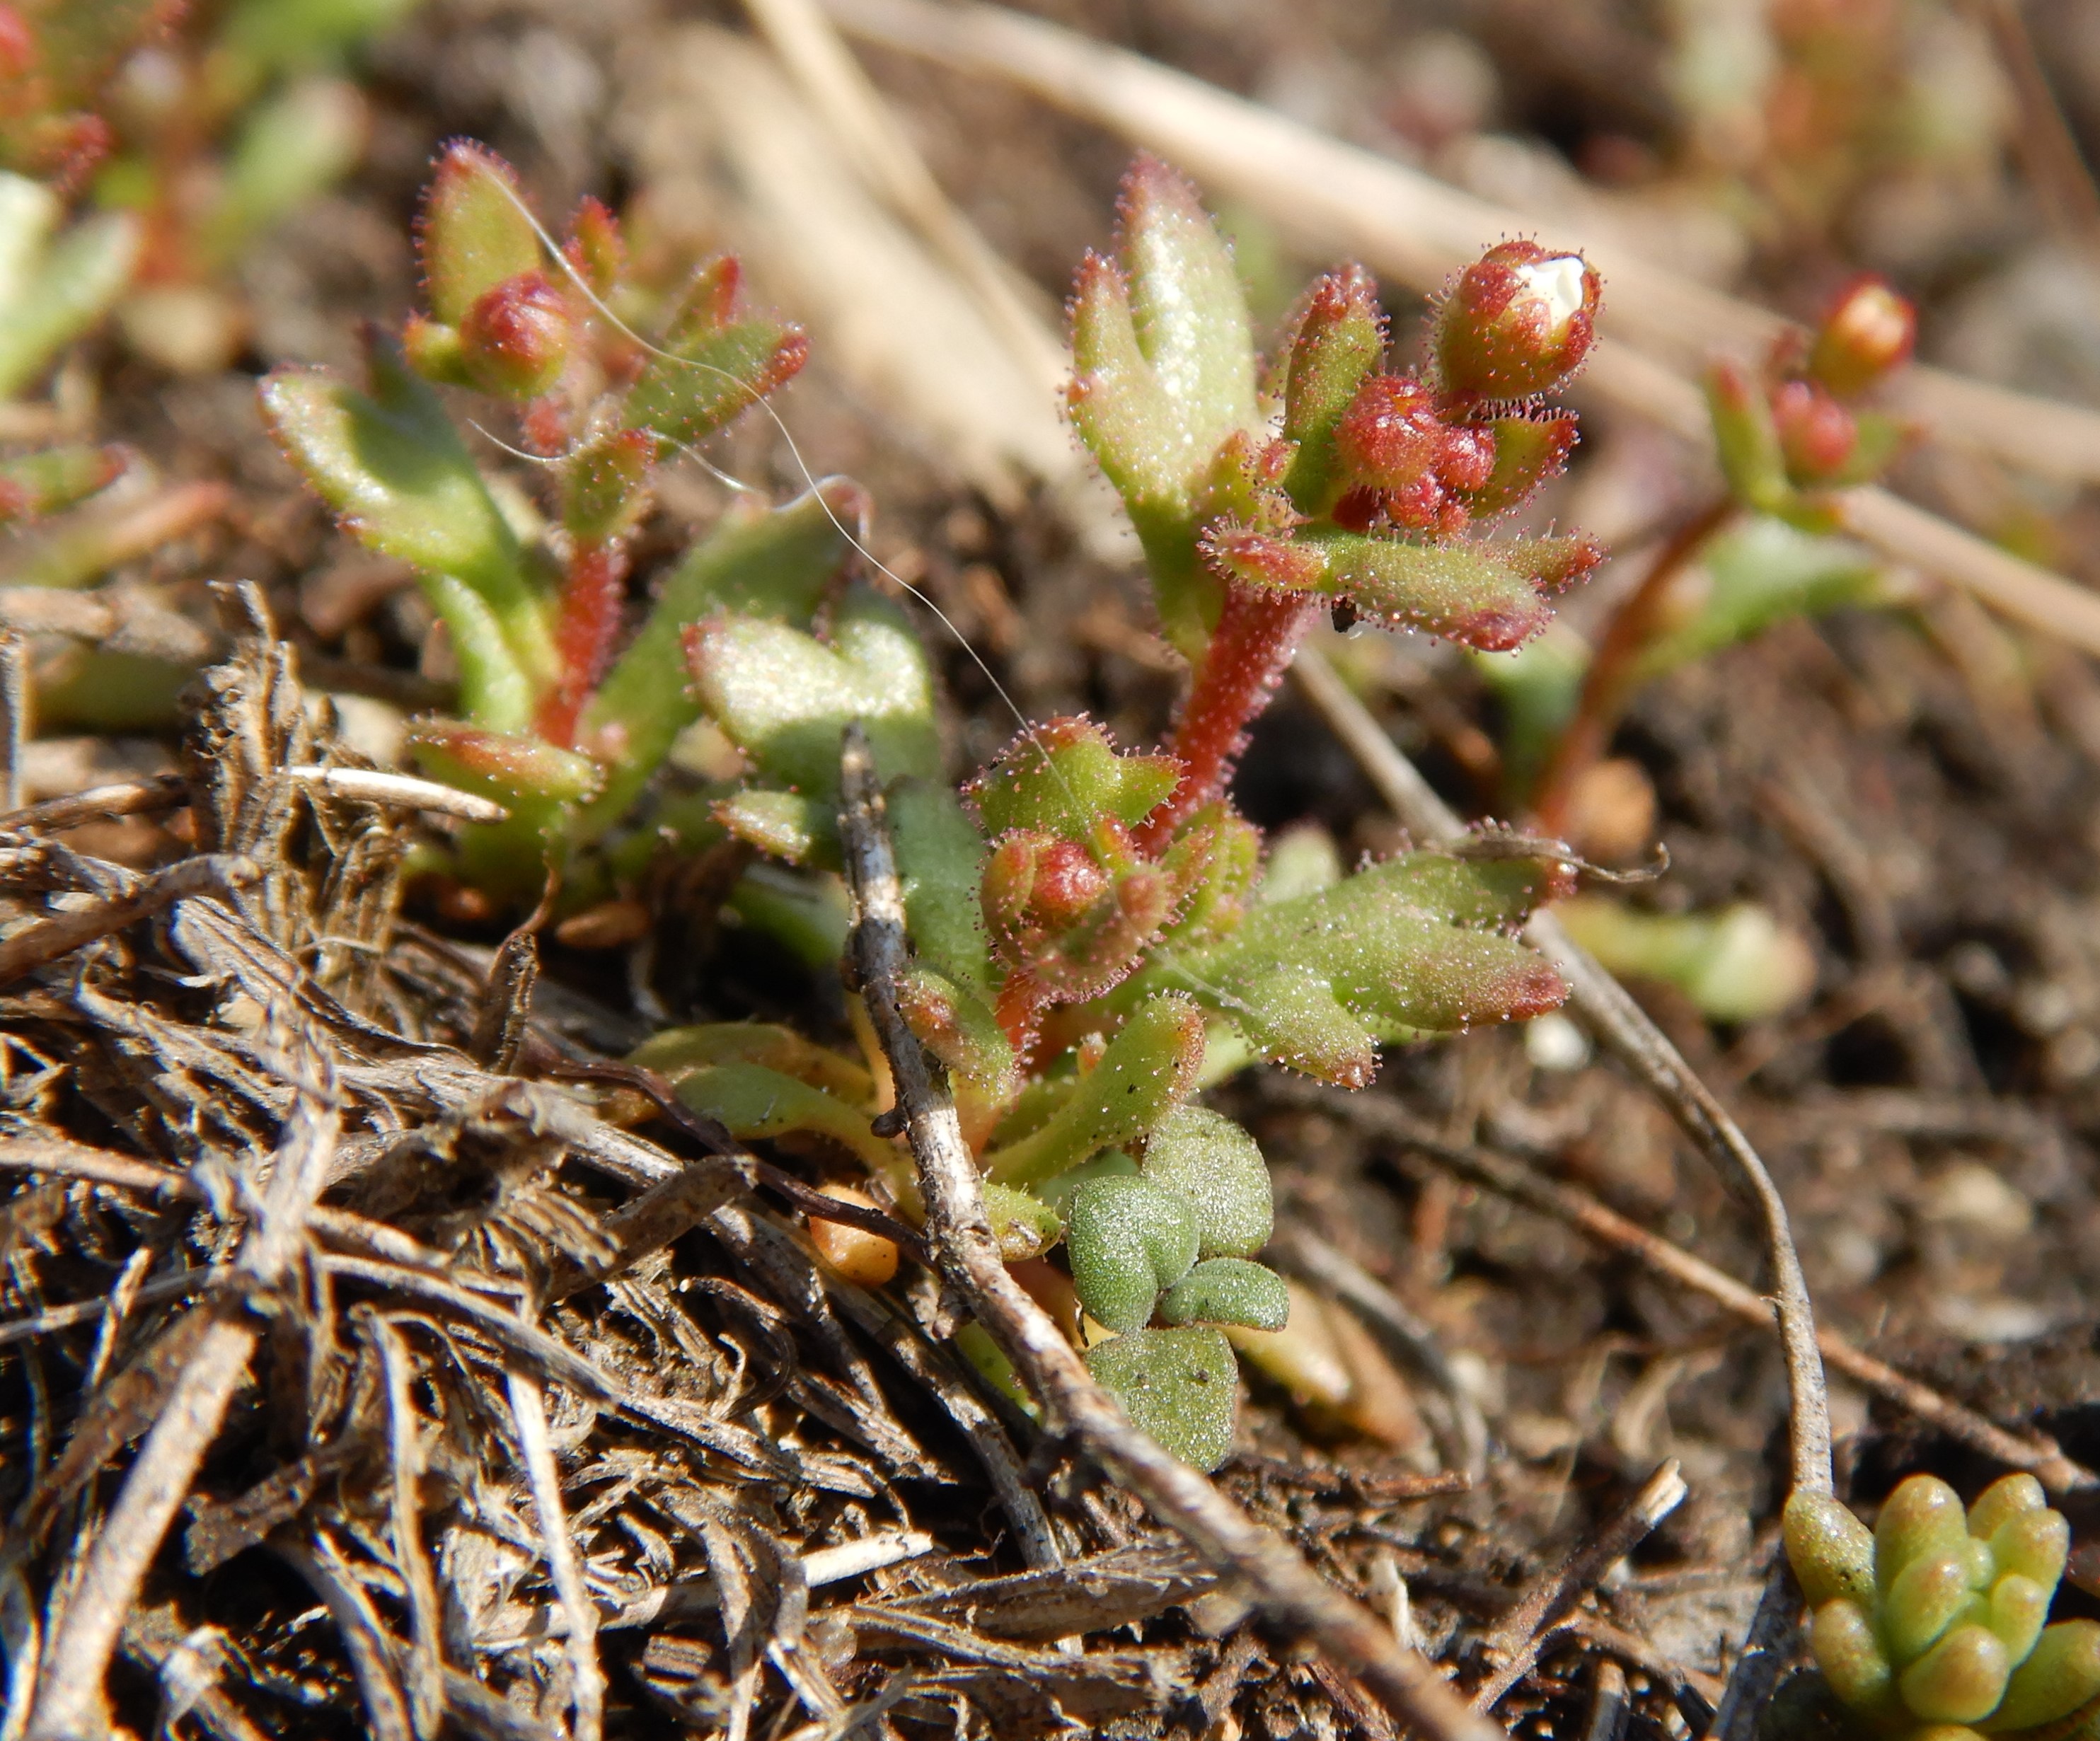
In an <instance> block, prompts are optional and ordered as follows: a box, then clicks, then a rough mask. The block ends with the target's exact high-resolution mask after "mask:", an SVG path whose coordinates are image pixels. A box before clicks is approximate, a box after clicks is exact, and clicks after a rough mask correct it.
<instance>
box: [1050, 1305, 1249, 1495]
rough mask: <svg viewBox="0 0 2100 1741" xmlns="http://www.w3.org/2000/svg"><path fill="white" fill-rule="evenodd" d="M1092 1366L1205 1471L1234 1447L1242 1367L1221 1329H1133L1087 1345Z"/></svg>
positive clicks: (1146, 1427) (1142, 1422)
mask: <svg viewBox="0 0 2100 1741" xmlns="http://www.w3.org/2000/svg"><path fill="white" fill-rule="evenodd" d="M1087 1371H1089V1372H1091V1373H1092V1374H1093V1375H1094V1377H1095V1378H1096V1380H1098V1381H1099V1382H1101V1384H1102V1385H1103V1386H1105V1387H1106V1388H1107V1389H1108V1390H1110V1391H1113V1392H1114V1395H1115V1397H1116V1399H1117V1400H1118V1402H1120V1403H1121V1404H1123V1411H1124V1413H1127V1415H1129V1417H1130V1418H1131V1423H1132V1425H1133V1426H1136V1427H1137V1428H1138V1429H1139V1430H1140V1431H1141V1432H1145V1433H1149V1434H1150V1435H1151V1436H1152V1437H1153V1438H1154V1439H1158V1441H1159V1443H1161V1444H1162V1445H1164V1446H1165V1447H1166V1448H1167V1449H1168V1450H1169V1451H1171V1452H1173V1453H1174V1454H1175V1455H1176V1457H1180V1459H1181V1460H1182V1461H1184V1462H1185V1463H1190V1464H1193V1466H1195V1467H1196V1468H1198V1469H1201V1470H1206V1471H1207V1470H1213V1469H1215V1468H1216V1467H1217V1466H1219V1464H1220V1463H1222V1462H1224V1460H1225V1459H1226V1458H1227V1457H1230V1456H1231V1455H1232V1454H1233V1414H1234V1412H1235V1410H1234V1404H1235V1403H1236V1401H1237V1393H1238V1379H1239V1369H1238V1366H1237V1363H1236V1362H1235V1361H1234V1360H1233V1351H1232V1345H1231V1344H1230V1343H1229V1342H1227V1341H1226V1340H1225V1338H1224V1335H1223V1334H1222V1333H1220V1332H1219V1331H1216V1330H1213V1329H1180V1330H1133V1331H1132V1332H1131V1333H1130V1334H1128V1335H1127V1336H1118V1337H1116V1338H1114V1340H1113V1341H1110V1342H1101V1343H1099V1344H1097V1345H1096V1347H1092V1348H1091V1349H1089V1350H1088V1351H1087Z"/></svg>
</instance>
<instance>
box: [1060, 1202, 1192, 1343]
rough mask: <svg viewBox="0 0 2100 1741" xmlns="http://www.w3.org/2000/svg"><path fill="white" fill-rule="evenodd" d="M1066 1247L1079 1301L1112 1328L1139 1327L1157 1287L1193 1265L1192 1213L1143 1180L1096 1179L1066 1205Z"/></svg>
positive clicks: (1155, 1298) (1186, 1204)
mask: <svg viewBox="0 0 2100 1741" xmlns="http://www.w3.org/2000/svg"><path fill="white" fill-rule="evenodd" d="M1067 1214H1068V1219H1067V1220H1066V1222H1065V1247H1066V1249H1067V1250H1068V1251H1069V1252H1070V1254H1071V1260H1072V1285H1073V1286H1074V1288H1075V1289H1077V1290H1078V1292H1079V1303H1080V1304H1081V1305H1083V1306H1084V1307H1086V1308H1087V1311H1089V1312H1091V1313H1092V1315H1093V1316H1094V1317H1095V1318H1096V1320H1098V1321H1099V1322H1100V1323H1101V1324H1104V1325H1105V1326H1106V1327H1107V1328H1108V1329H1111V1330H1117V1331H1127V1330H1135V1329H1141V1328H1143V1326H1144V1324H1145V1320H1147V1319H1148V1318H1149V1317H1150V1316H1152V1308H1153V1306H1154V1303H1155V1302H1157V1301H1158V1298H1159V1293H1160V1290H1161V1289H1162V1288H1170V1287H1171V1286H1173V1285H1174V1284H1175V1283H1176V1282H1177V1281H1179V1280H1180V1279H1181V1278H1182V1277H1183V1276H1185V1275H1187V1274H1188V1273H1189V1268H1190V1267H1191V1266H1192V1265H1193V1263H1195V1261H1196V1251H1197V1236H1196V1212H1195V1210H1194V1208H1193V1205H1191V1204H1190V1203H1189V1200H1188V1199H1187V1198H1186V1197H1181V1196H1180V1195H1179V1194H1177V1193H1176V1192H1171V1191H1162V1190H1161V1189H1160V1188H1159V1187H1158V1186H1157V1185H1154V1184H1149V1183H1146V1182H1145V1180H1144V1179H1114V1178H1109V1179H1094V1180H1092V1182H1091V1183H1087V1184H1084V1185H1082V1186H1080V1187H1079V1189H1078V1190H1077V1191H1075V1192H1073V1193H1072V1196H1071V1199H1070V1202H1069V1204H1068V1205H1067Z"/></svg>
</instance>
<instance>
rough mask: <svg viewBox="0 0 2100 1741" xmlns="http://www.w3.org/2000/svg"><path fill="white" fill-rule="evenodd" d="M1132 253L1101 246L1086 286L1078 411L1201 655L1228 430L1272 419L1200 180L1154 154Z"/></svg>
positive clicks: (1078, 318)
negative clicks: (1205, 518)
mask: <svg viewBox="0 0 2100 1741" xmlns="http://www.w3.org/2000/svg"><path fill="white" fill-rule="evenodd" d="M1121 252H1122V266H1121V267H1120V268H1118V267H1117V266H1115V265H1113V264H1111V263H1110V262H1108V261H1106V260H1104V259H1102V258H1100V257H1099V256H1097V255H1092V254H1090V255H1088V256H1087V260H1086V262H1085V263H1084V264H1083V265H1082V267H1080V269H1079V278H1078V281H1077V283H1076V284H1075V285H1074V291H1073V296H1072V304H1071V310H1072V354H1073V361H1074V378H1073V383H1072V390H1071V411H1072V421H1073V423H1074V426H1075V427H1076V428H1077V429H1078V430H1079V435H1080V439H1082V440H1083V441H1084V442H1085V443H1086V444H1087V447H1088V448H1089V449H1091V450H1092V452H1093V455H1094V456H1095V458H1096V461H1099V463H1100V465H1101V469H1102V471H1103V472H1104V473H1105V474H1106V475H1107V477H1108V478H1109V481H1110V483H1112V484H1114V486H1115V488H1116V491H1117V493H1118V494H1119V495H1120V496H1122V497H1123V505H1124V507H1125V509H1127V511H1128V513H1129V514H1130V518H1131V523H1132V526H1133V527H1135V528H1136V531H1137V536H1138V540H1139V541H1140V543H1141V544H1143V545H1144V547H1145V559H1146V563H1147V566H1148V567H1149V570H1150V571H1151V577H1152V584H1153V592H1154V600H1155V602H1156V603H1157V605H1158V609H1159V614H1160V619H1161V623H1162V627H1163V628H1165V630H1166V632H1167V637H1168V638H1169V639H1170V640H1171V641H1173V643H1174V644H1175V645H1176V646H1177V647H1179V648H1180V650H1182V651H1183V652H1184V653H1185V654H1186V655H1189V657H1191V658H1195V657H1198V656H1199V655H1200V654H1201V652H1202V646H1203V643H1204V641H1205V640H1206V638H1207V636H1208V634H1209V631H1210V628H1211V624H1214V623H1215V621H1216V620H1217V613H1218V608H1219V604H1220V591H1219V588H1218V586H1217V583H1216V582H1215V580H1213V579H1212V578H1211V576H1210V575H1207V574H1206V573H1205V571H1204V570H1203V568H1202V564H1201V563H1200V562H1198V560H1197V556H1196V543H1195V540H1196V518H1195V515H1196V509H1197V506H1198V495H1199V493H1200V492H1201V491H1202V489H1203V488H1204V487H1205V484H1206V482H1207V479H1208V478H1209V476H1210V473H1211V462H1212V460H1213V457H1214V456H1215V454H1216V452H1217V451H1218V449H1219V447H1220V445H1221V444H1222V443H1224V440H1225V439H1226V437H1227V436H1229V435H1230V434H1233V432H1234V431H1236V430H1252V429H1253V428H1255V425H1257V423H1258V421H1259V418H1258V416H1257V413H1256V408H1255V390H1254V389H1255V377H1254V346H1253V341H1252V338H1251V334H1250V331H1249V328H1248V322H1247V313H1246V297H1245V294H1244V293H1243V292H1242V289H1241V288H1240V283H1239V278H1238V275H1237V273H1236V272H1235V271H1233V263H1232V255H1231V253H1230V252H1229V250H1228V249H1227V248H1226V246H1225V245H1224V241H1223V240H1222V239H1221V238H1220V236H1219V235H1218V233H1217V231H1216V229H1215V227H1214V226H1213V225H1212V224H1211V220H1210V218H1208V217H1207V215H1206V214H1205V213H1204V211H1203V209H1202V205H1201V203H1200V202H1199V201H1198V200H1197V198H1196V195H1195V192H1194V190H1193V188H1192V187H1189V184H1188V183H1186V182H1185V181H1184V180H1183V179H1181V178H1180V176H1179V175H1177V174H1175V173H1174V171H1172V170H1169V169H1167V167H1166V166H1165V165H1162V164H1159V163H1158V162H1155V161H1153V160H1151V159H1149V158H1144V159H1140V161H1139V162H1138V163H1137V164H1136V165H1135V166H1134V167H1133V168H1132V171H1131V173H1130V174H1129V176H1128V177H1127V179H1125V182H1124V184H1123V234H1122V250H1121Z"/></svg>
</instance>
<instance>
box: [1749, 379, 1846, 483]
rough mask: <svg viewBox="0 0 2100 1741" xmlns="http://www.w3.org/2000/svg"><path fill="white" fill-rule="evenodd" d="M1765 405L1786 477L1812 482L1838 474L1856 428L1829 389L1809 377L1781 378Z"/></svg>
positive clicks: (1833, 479)
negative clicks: (1775, 435) (1769, 409)
mask: <svg viewBox="0 0 2100 1741" xmlns="http://www.w3.org/2000/svg"><path fill="white" fill-rule="evenodd" d="M1771 408H1772V422H1773V424H1774V425H1775V426H1776V428H1777V429H1778V430H1779V447H1780V452H1781V453H1782V454H1783V455H1785V458H1786V471H1787V475H1788V476H1789V478H1792V479H1793V481H1794V482H1795V483H1798V484H1802V485H1815V484H1819V483H1836V482H1838V480H1839V479H1840V478H1842V477H1843V476H1844V474H1846V471H1847V469H1849V468H1850V467H1851V463H1852V459H1853V456H1854V454H1855V452H1856V451H1857V449H1858V447H1859V445H1860V427H1859V425H1858V424H1857V423H1856V422H1855V421H1853V417H1852V413H1851V412H1849V411H1847V410H1846V408H1844V407H1843V406H1842V405H1841V404H1839V403H1838V401H1837V400H1836V399H1833V398H1832V397H1831V396H1830V393H1829V389H1827V388H1825V387H1824V386H1822V385H1821V384H1820V382H1817V381H1782V382H1781V383H1780V386H1779V387H1778V389H1777V390H1776V391H1775V392H1774V393H1773V394H1772V398H1771Z"/></svg>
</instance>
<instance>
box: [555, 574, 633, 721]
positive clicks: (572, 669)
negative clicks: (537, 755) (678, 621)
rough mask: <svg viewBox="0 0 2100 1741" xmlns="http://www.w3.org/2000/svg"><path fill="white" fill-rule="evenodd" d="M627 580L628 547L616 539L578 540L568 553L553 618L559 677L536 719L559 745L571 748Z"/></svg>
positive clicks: (607, 653) (608, 651)
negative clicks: (558, 605)
mask: <svg viewBox="0 0 2100 1741" xmlns="http://www.w3.org/2000/svg"><path fill="white" fill-rule="evenodd" d="M626 579H627V549H626V546H625V545H624V544H622V543H620V541H619V540H611V541H609V542H607V543H604V544H578V545H577V546H576V549H575V550H574V551H573V552H572V553H571V555H570V557H569V571H568V575H567V578H566V579H565V580H563V581H562V604H561V614H560V615H559V616H558V617H557V618H556V619H555V623H554V656H555V657H556V659H558V660H559V661H560V670H561V676H560V677H559V678H558V680H557V681H556V682H555V685H554V688H553V689H552V690H549V692H548V694H547V696H546V698H545V699H544V700H543V701H542V702H541V703H540V718H539V721H538V724H539V728H540V736H541V737H542V738H545V739H546V740H547V742H548V743H552V744H556V745H558V746H559V747H561V748H562V749H565V750H566V749H572V748H574V747H575V746H576V721H577V720H578V719H579V718H580V716H582V713H583V710H584V704H585V703H586V702H588V701H589V699H590V696H591V691H592V690H594V689H596V688H597V687H598V679H599V678H600V677H603V676H604V675H605V668H606V666H607V663H609V662H610V661H611V657H612V643H613V641H614V639H615V637H616V636H617V635H618V634H619V632H620V602H621V599H622V597H623V596H624V595H623V591H622V583H623V582H624V580H626Z"/></svg>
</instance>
